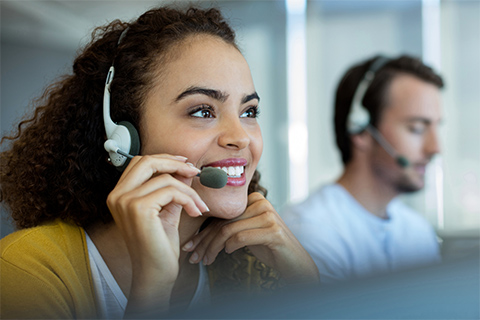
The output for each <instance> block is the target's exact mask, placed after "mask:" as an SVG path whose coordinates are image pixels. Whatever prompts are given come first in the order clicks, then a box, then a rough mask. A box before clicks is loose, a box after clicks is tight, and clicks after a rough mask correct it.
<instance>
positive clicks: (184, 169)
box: [116, 156, 200, 193]
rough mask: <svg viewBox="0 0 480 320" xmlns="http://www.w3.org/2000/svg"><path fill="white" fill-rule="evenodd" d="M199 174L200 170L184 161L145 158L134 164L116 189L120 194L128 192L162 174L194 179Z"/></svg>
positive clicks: (154, 157)
mask: <svg viewBox="0 0 480 320" xmlns="http://www.w3.org/2000/svg"><path fill="white" fill-rule="evenodd" d="M132 160H136V159H135V158H134V159H132ZM199 172H200V169H198V168H195V167H194V166H193V165H191V164H190V165H189V164H188V163H185V162H182V161H178V160H174V159H170V158H164V157H158V156H143V157H140V159H138V160H137V161H136V162H135V163H133V164H132V167H131V168H130V170H129V171H128V172H127V173H124V174H123V175H122V177H121V179H120V180H119V182H118V183H117V187H116V189H117V191H118V192H119V193H125V192H128V191H130V190H132V189H135V188H137V187H138V186H140V185H141V184H143V183H145V182H146V181H147V180H149V179H150V178H151V177H153V176H155V175H158V174H162V173H170V174H174V173H175V174H178V175H181V176H184V177H187V178H192V177H194V176H195V175H197V174H198V173H199Z"/></svg>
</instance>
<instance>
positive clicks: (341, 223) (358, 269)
mask: <svg viewBox="0 0 480 320" xmlns="http://www.w3.org/2000/svg"><path fill="white" fill-rule="evenodd" d="M387 214H388V217H389V219H381V218H379V217H377V216H375V215H373V214H372V213H370V212H368V211H367V210H366V209H365V208H363V207H362V206H361V205H360V203H358V202H357V201H356V200H355V198H353V196H351V195H350V193H348V191H347V190H345V189H344V188H343V187H342V186H341V185H339V184H332V185H327V186H324V187H322V188H320V189H319V190H317V191H316V192H315V193H313V194H311V195H310V196H309V197H308V198H307V199H306V200H305V201H304V202H302V203H300V204H297V205H293V206H290V207H287V208H286V209H285V210H284V211H283V212H282V214H281V216H282V218H283V219H284V221H285V223H286V224H287V226H288V227H289V228H290V230H291V231H292V232H293V233H294V234H295V236H296V237H297V239H298V240H299V241H300V243H301V244H302V245H303V246H304V248H305V249H306V250H307V251H308V252H309V253H310V255H311V256H312V258H313V260H314V261H315V263H316V265H317V267H318V269H319V271H320V276H321V281H322V282H327V283H328V282H335V281H339V280H347V279H356V278H363V277H369V276H375V275H380V274H384V273H389V272H394V271H399V270H402V269H407V268H413V267H418V266H421V265H427V264H432V263H436V262H439V261H440V252H439V246H438V241H437V237H436V234H435V231H434V230H433V228H432V227H431V226H430V225H429V224H428V222H427V221H426V220H425V219H424V218H423V217H421V216H420V215H419V214H418V213H416V212H415V211H413V210H412V209H411V208H409V207H407V206H406V205H405V204H403V203H402V202H401V201H400V200H398V199H394V200H392V201H391V202H390V203H389V204H388V206H387Z"/></svg>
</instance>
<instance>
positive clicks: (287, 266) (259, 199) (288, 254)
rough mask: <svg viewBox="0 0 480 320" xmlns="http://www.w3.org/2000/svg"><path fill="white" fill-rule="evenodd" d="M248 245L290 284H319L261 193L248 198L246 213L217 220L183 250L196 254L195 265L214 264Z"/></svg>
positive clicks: (310, 265)
mask: <svg viewBox="0 0 480 320" xmlns="http://www.w3.org/2000/svg"><path fill="white" fill-rule="evenodd" d="M245 246H248V248H249V249H250V251H251V252H252V253H253V254H254V255H255V257H257V259H259V260H260V261H262V262H263V263H265V264H266V265H268V266H270V267H272V268H274V269H276V270H277V271H279V272H280V273H281V274H282V276H283V278H284V279H285V280H286V281H287V282H288V283H290V284H306V283H308V284H312V283H318V282H319V280H320V276H319V273H318V269H317V267H316V265H315V263H314V262H313V260H312V258H311V257H310V255H309V254H308V253H307V252H306V251H305V249H304V248H303V247H302V245H301V244H300V243H299V242H298V240H297V239H296V238H295V236H294V235H293V234H292V232H291V231H290V230H289V229H288V228H287V226H286V225H285V223H284V222H283V220H282V219H281V218H280V216H279V215H278V213H277V212H276V211H275V209H274V208H273V206H272V205H271V203H270V202H269V201H268V200H266V199H265V197H263V196H262V195H261V194H260V193H258V192H254V193H252V194H250V195H249V196H248V205H247V209H246V210H245V212H244V213H243V214H242V215H241V216H240V217H238V218H236V219H232V220H222V219H214V220H213V221H212V222H211V223H210V224H209V225H208V226H207V227H206V228H205V229H204V230H202V232H200V233H199V234H197V235H196V236H194V237H193V238H192V240H191V241H189V242H188V243H187V244H186V245H185V246H184V247H183V248H182V249H183V250H184V251H189V252H193V253H192V255H191V258H190V262H191V263H198V262H200V261H202V262H203V263H204V264H206V265H209V264H211V263H213V261H214V260H215V258H216V257H217V255H218V253H219V252H220V251H221V250H222V249H224V248H225V251H226V252H227V253H232V252H234V251H235V250H237V249H240V248H242V247H245Z"/></svg>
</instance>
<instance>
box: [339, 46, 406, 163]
mask: <svg viewBox="0 0 480 320" xmlns="http://www.w3.org/2000/svg"><path fill="white" fill-rule="evenodd" d="M389 61H391V59H389V58H387V57H383V56H380V57H378V58H377V59H375V61H373V62H372V64H371V65H370V68H369V69H368V70H367V72H366V73H365V74H364V76H363V79H362V80H361V81H360V83H359V84H358V86H357V89H356V90H355V94H354V95H353V100H352V105H351V107H350V112H349V114H348V116H347V131H348V133H349V134H351V135H354V134H358V133H360V132H362V131H364V130H367V132H368V133H369V134H370V135H371V136H372V137H373V138H374V139H375V140H376V141H377V142H378V144H380V146H382V148H383V149H385V151H386V152H387V153H388V154H389V155H390V156H392V157H393V158H394V159H395V161H396V162H397V164H398V165H399V166H400V167H402V168H406V167H408V166H409V165H410V163H409V161H408V160H407V158H405V157H404V156H402V155H400V154H399V153H398V152H397V151H396V150H395V149H394V148H393V147H392V146H391V145H390V143H388V142H387V140H385V138H384V137H383V135H382V134H381V133H380V132H379V131H378V130H377V129H376V128H375V127H374V126H373V125H372V124H371V123H370V120H371V119H370V113H369V111H368V110H367V109H366V108H365V107H364V106H363V104H362V100H363V98H364V97H365V93H366V92H367V90H368V88H369V87H370V85H371V83H372V81H373V79H375V75H376V73H377V72H378V71H379V70H380V69H381V68H382V67H383V66H385V65H386V64H387V63H388V62H389Z"/></svg>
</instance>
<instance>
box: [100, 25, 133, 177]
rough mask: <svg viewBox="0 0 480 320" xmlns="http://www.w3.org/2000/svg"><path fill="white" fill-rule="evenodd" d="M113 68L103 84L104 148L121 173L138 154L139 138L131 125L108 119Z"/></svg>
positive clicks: (122, 35)
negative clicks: (105, 135) (105, 136)
mask: <svg viewBox="0 0 480 320" xmlns="http://www.w3.org/2000/svg"><path fill="white" fill-rule="evenodd" d="M127 32H128V28H126V29H125V30H124V31H123V32H122V34H121V35H120V38H119V39H118V42H117V47H118V45H120V43H121V42H122V40H123V38H124V37H125V35H126V34H127ZM114 74H115V68H114V66H113V62H112V66H111V67H110V69H109V70H108V74H107V80H106V82H105V92H104V94H103V121H104V124H105V131H106V134H107V141H105V144H104V147H105V150H106V151H107V152H108V154H109V156H110V162H111V163H112V164H113V165H114V166H115V167H116V168H117V169H118V170H119V171H123V170H124V169H125V168H126V167H127V165H128V163H129V162H130V159H131V158H133V157H134V156H136V155H138V154H139V153H140V137H139V135H138V131H137V129H136V128H135V126H134V125H133V124H131V123H130V122H128V121H121V122H120V123H118V124H116V123H115V122H113V120H112V118H111V117H110V85H111V84H112V80H113V76H114Z"/></svg>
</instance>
